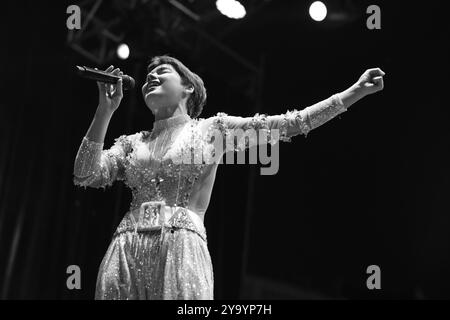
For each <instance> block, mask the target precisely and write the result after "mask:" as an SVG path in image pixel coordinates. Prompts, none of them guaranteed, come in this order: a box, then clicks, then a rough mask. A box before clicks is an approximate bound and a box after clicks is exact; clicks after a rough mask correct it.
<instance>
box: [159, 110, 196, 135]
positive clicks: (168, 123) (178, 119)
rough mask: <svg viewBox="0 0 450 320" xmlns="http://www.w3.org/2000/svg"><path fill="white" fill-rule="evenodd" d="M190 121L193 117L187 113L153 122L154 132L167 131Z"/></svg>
mask: <svg viewBox="0 0 450 320" xmlns="http://www.w3.org/2000/svg"><path fill="white" fill-rule="evenodd" d="M189 120H191V117H190V116H189V115H188V114H186V113H183V114H180V115H177V116H173V117H170V118H166V119H161V120H156V121H155V122H153V131H160V130H162V129H167V128H170V127H173V126H176V125H179V124H182V123H186V122H188V121H189Z"/></svg>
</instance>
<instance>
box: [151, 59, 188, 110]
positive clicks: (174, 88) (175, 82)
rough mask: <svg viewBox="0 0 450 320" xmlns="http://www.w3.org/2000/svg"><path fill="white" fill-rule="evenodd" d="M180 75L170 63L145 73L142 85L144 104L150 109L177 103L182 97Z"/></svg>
mask: <svg viewBox="0 0 450 320" xmlns="http://www.w3.org/2000/svg"><path fill="white" fill-rule="evenodd" d="M181 81H182V79H181V77H180V75H179V74H178V73H177V72H176V70H175V69H174V68H173V67H172V66H171V65H170V64H161V65H159V66H157V67H155V68H154V69H153V70H151V71H150V72H149V73H148V74H147V79H146V82H145V83H144V85H143V86H142V95H143V97H144V101H145V104H146V105H147V107H149V108H150V109H151V110H152V111H154V110H156V109H158V108H164V107H166V106H172V105H177V104H178V103H179V102H180V101H181V99H182V98H183V92H184V86H183V85H182V84H181Z"/></svg>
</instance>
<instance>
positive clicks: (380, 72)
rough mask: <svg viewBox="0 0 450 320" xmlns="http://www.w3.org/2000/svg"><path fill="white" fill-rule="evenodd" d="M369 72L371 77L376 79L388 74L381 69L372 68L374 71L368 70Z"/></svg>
mask: <svg viewBox="0 0 450 320" xmlns="http://www.w3.org/2000/svg"><path fill="white" fill-rule="evenodd" d="M367 72H368V73H369V75H370V76H372V77H375V76H384V75H385V74H386V73H384V71H383V70H381V69H380V68H372V69H368V70H367Z"/></svg>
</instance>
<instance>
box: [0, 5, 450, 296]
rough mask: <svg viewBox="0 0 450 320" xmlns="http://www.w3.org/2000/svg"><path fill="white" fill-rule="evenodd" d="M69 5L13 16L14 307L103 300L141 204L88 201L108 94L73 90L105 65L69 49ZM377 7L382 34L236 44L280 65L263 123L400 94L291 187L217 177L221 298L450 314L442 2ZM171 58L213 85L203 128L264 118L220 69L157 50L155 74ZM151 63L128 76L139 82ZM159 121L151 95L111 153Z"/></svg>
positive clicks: (238, 169)
mask: <svg viewBox="0 0 450 320" xmlns="http://www.w3.org/2000/svg"><path fill="white" fill-rule="evenodd" d="M274 2H277V3H278V4H277V5H279V6H280V8H281V7H282V5H280V2H279V1H274ZM289 3H291V2H289V1H287V2H284V5H285V6H286V8H287V7H288V5H289ZM367 4H371V3H369V2H367ZM67 5H68V3H64V2H62V3H59V2H56V1H54V2H51V3H50V1H17V2H14V3H12V2H9V3H6V4H3V5H2V11H3V12H5V13H7V14H6V15H4V16H3V17H2V18H1V34H2V37H1V39H2V46H1V47H2V49H1V54H2V59H1V63H0V65H1V71H2V72H1V75H2V77H1V80H0V81H1V87H0V88H1V98H2V99H1V100H0V110H1V111H0V112H1V113H0V148H1V153H0V257H1V258H0V288H1V297H2V298H3V299H30V298H37V299H91V298H92V297H93V291H94V287H95V278H96V273H97V268H98V266H99V264H100V261H101V259H102V257H103V254H104V253H105V251H106V248H107V246H108V244H109V241H110V237H111V235H112V232H113V230H114V227H115V225H116V224H117V223H118V222H119V219H120V217H121V215H123V213H124V212H125V211H126V210H127V207H128V204H129V201H130V193H129V191H128V190H127V189H125V188H124V186H123V185H122V184H115V185H114V186H113V187H112V188H109V189H106V190H105V191H103V190H95V189H87V190H84V189H80V188H76V187H74V186H73V184H72V169H73V160H74V158H75V155H76V152H77V149H78V146H79V144H80V142H81V138H82V137H83V135H84V134H85V132H86V130H87V128H88V126H89V123H90V121H91V119H92V116H93V113H94V111H95V106H96V102H97V92H96V86H95V85H94V84H92V83H89V82H84V81H82V80H80V79H78V78H76V77H75V76H74V74H73V66H74V65H75V64H88V65H89V62H88V61H85V60H83V58H81V57H80V56H78V55H77V54H76V53H75V52H73V51H71V50H70V49H69V48H68V47H67V46H66V45H65V37H66V33H67V29H66V28H65V21H66V17H67V15H66V7H67ZM378 5H380V7H381V9H382V29H381V30H378V31H369V30H367V29H366V28H365V21H364V20H361V21H356V22H354V23H353V24H351V25H348V26H346V27H343V28H335V29H330V28H326V27H319V28H317V27H315V26H314V25H313V24H308V23H304V24H298V25H297V24H293V23H292V22H280V21H278V22H277V21H275V22H273V23H272V24H270V23H267V21H268V20H267V19H266V20H265V21H266V22H265V23H264V24H263V23H258V19H257V18H254V19H253V20H251V23H250V22H249V23H248V24H247V25H246V24H244V25H241V27H240V29H238V31H237V32H235V33H234V34H232V35H231V36H230V38H229V43H230V44H231V45H232V46H233V47H234V49H235V50H237V51H239V52H240V53H242V54H244V55H245V56H247V57H248V58H249V59H254V60H255V61H256V60H257V58H256V57H257V56H258V55H257V53H258V52H264V53H265V61H266V64H265V77H264V86H263V94H262V101H263V103H262V106H261V108H262V110H261V111H262V112H265V113H268V114H279V113H282V112H285V111H286V110H287V109H288V108H289V109H293V108H297V109H299V108H303V107H306V106H308V105H311V104H313V103H315V102H317V101H319V100H322V99H324V98H326V97H328V96H329V95H331V94H333V93H335V92H338V91H341V90H344V89H345V88H346V87H347V86H349V85H351V84H352V83H353V82H354V81H356V80H357V78H358V77H359V76H360V75H361V73H362V72H363V71H364V70H365V69H367V68H370V67H381V68H382V69H383V70H384V71H385V72H386V76H385V90H384V91H382V92H381V93H378V94H376V95H373V96H369V97H366V98H365V99H364V100H362V101H360V102H358V103H357V104H355V105H354V106H352V107H351V108H350V109H349V110H348V111H347V112H346V113H344V114H343V115H342V116H341V117H340V118H339V119H333V120H332V121H331V122H329V123H327V124H326V125H324V126H323V127H320V128H318V129H317V130H315V131H313V132H311V133H310V134H309V135H308V137H307V138H306V139H305V138H304V137H303V136H298V137H296V138H294V140H293V141H292V143H283V144H282V145H281V146H280V169H279V172H278V174H276V175H274V176H261V175H259V174H257V172H258V170H259V167H258V166H256V165H246V166H243V165H240V166H222V167H221V168H219V171H218V176H217V180H216V185H215V187H214V192H213V196H212V199H211V204H210V207H209V210H208V214H207V218H206V221H205V223H206V226H207V230H208V236H209V248H210V251H211V255H212V258H213V264H214V271H215V295H216V297H217V298H237V297H239V296H240V289H241V288H243V283H242V279H243V278H242V272H241V267H242V265H243V264H244V265H245V266H246V268H245V274H246V275H248V276H254V277H257V278H259V279H270V280H271V281H274V282H276V283H284V284H289V285H290V286H292V287H294V288H298V289H299V290H303V291H306V292H311V293H315V294H319V296H320V297H331V298H449V297H450V296H449V291H448V287H449V284H450V276H449V273H448V270H449V268H450V254H449V252H450V236H449V234H450V232H449V230H450V214H449V212H450V210H449V207H450V206H449V204H448V194H449V192H450V185H449V182H450V180H449V178H450V161H449V160H450V159H449V142H448V141H449V139H448V138H449V137H450V132H449V126H448V121H449V111H448V98H447V95H448V90H447V86H448V82H449V81H448V74H449V73H448V57H449V56H450V55H449V51H448V47H446V46H445V43H446V42H448V38H449V32H448V31H449V26H448V25H447V24H446V23H445V21H446V20H447V19H445V11H444V10H443V7H442V4H441V3H440V2H436V1H428V2H422V4H419V3H416V4H414V5H412V4H410V3H409V2H396V3H395V4H394V3H383V2H378ZM265 14H266V15H267V14H270V11H268V12H266V13H265ZM250 38H251V39H252V41H248V39H250ZM161 53H171V54H174V55H175V56H177V57H178V58H180V59H181V60H182V61H184V62H185V63H186V64H187V65H188V66H189V67H190V68H192V69H193V70H195V71H196V72H198V73H199V74H200V75H201V76H202V77H203V78H204V80H205V83H206V85H207V88H208V93H209V98H208V104H207V106H206V108H205V110H204V113H203V114H202V116H203V117H206V116H211V115H213V114H215V113H216V112H218V111H224V112H227V113H228V114H233V115H242V116H250V115H252V113H253V110H254V109H253V108H254V107H253V105H252V102H251V101H250V100H249V98H248V97H247V95H245V94H244V93H243V92H240V91H238V90H235V89H233V88H232V87H230V86H229V85H228V84H227V83H226V82H225V81H224V80H223V77H226V76H227V75H226V74H224V75H223V77H220V76H217V73H213V72H211V71H210V70H211V68H214V64H215V63H217V61H216V60H215V57H214V56H213V55H209V54H208V52H205V53H203V55H202V58H201V59H200V58H199V59H196V60H195V61H191V60H189V58H188V57H189V56H188V54H187V53H184V52H173V51H171V48H154V50H151V51H150V52H149V58H150V57H151V56H152V55H155V54H161ZM145 62H146V61H143V60H140V61H136V60H130V61H125V62H123V61H116V62H115V64H116V65H117V66H120V67H121V69H123V70H129V73H130V74H133V75H134V76H135V77H136V78H137V79H138V80H140V79H142V77H143V75H144V72H145ZM221 63H223V64H226V63H229V62H227V61H221ZM100 67H103V68H104V67H106V66H100ZM152 121H153V117H152V115H151V113H150V111H148V110H147V109H146V108H145V106H144V103H143V101H142V98H141V97H140V96H139V94H138V91H135V92H132V93H130V94H128V95H127V96H126V97H125V98H124V100H123V102H122V106H121V108H120V109H119V111H118V112H117V113H116V114H115V116H114V118H113V120H112V123H111V126H110V129H109V130H108V134H107V138H106V141H105V145H106V146H109V145H110V144H111V142H112V140H113V138H115V137H117V136H119V135H120V134H124V133H127V134H130V133H134V132H137V131H140V130H146V129H150V128H151V124H152ZM255 173H256V174H255ZM249 187H250V188H249ZM247 206H249V207H250V208H251V210H250V211H247V210H246V208H247ZM247 214H250V226H249V228H248V229H245V224H244V222H245V221H246V218H245V217H246V215H247ZM246 236H247V237H248V240H249V242H248V254H244V255H243V254H242V248H243V247H244V239H245V237H246ZM73 264H74V265H79V266H80V268H81V270H82V289H81V290H78V291H77V290H75V291H70V290H68V289H66V277H67V274H66V268H67V266H69V265H73ZM371 264H376V265H379V266H380V267H381V270H382V290H380V291H378V292H371V291H368V290H367V289H366V287H365V279H366V277H367V275H366V273H365V271H366V268H367V266H368V265H371Z"/></svg>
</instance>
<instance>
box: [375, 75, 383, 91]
mask: <svg viewBox="0 0 450 320" xmlns="http://www.w3.org/2000/svg"><path fill="white" fill-rule="evenodd" d="M373 83H374V84H375V86H376V87H377V89H378V90H383V88H384V81H383V77H375V78H373Z"/></svg>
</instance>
